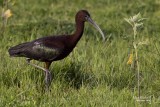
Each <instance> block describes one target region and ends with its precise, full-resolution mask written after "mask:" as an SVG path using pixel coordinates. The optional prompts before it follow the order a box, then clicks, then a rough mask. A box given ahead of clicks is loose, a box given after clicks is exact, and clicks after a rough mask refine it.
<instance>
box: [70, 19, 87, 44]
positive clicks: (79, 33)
mask: <svg viewBox="0 0 160 107" xmlns="http://www.w3.org/2000/svg"><path fill="white" fill-rule="evenodd" d="M83 31H84V22H80V21H76V31H75V32H74V33H73V35H72V43H74V44H75V45H76V44H77V42H78V41H79V39H80V38H81V37H82V35H83Z"/></svg>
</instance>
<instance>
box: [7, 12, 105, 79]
mask: <svg viewBox="0 0 160 107" xmlns="http://www.w3.org/2000/svg"><path fill="white" fill-rule="evenodd" d="M85 21H88V22H90V23H91V24H92V25H94V27H96V28H97V29H98V30H99V31H100V33H101V34H102V36H103V37H104V35H103V33H102V31H101V30H100V28H99V27H98V26H97V25H96V24H95V23H94V22H93V20H92V19H91V18H90V15H89V13H88V12H87V11H86V10H80V11H78V13H77V14H76V17H75V22H76V30H75V32H74V33H73V34H71V35H54V36H48V37H43V38H40V39H36V40H34V41H31V42H26V43H22V44H19V45H17V46H14V47H11V48H10V49H9V54H10V56H15V57H26V58H29V59H30V60H31V59H34V60H39V61H42V62H45V63H46V67H45V69H49V66H50V64H51V63H52V62H53V61H57V60H61V59H63V58H65V57H66V56H68V55H69V54H70V52H71V51H72V50H73V49H74V47H75V46H76V44H77V42H78V41H79V40H80V38H81V36H82V35H83V30H84V23H85ZM33 66H34V65H33ZM46 78H48V77H46Z"/></svg>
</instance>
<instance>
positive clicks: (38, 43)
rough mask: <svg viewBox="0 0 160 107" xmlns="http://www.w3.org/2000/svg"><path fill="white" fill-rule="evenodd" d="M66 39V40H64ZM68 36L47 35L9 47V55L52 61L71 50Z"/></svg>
mask: <svg viewBox="0 0 160 107" xmlns="http://www.w3.org/2000/svg"><path fill="white" fill-rule="evenodd" d="M66 40H67V41H66ZM70 40H71V39H70V36H67V35H66V36H64V35H62V36H48V37H43V38H39V39H36V40H34V41H31V42H26V43H22V44H19V45H17V46H15V47H12V48H10V49H9V53H10V55H11V56H15V57H16V56H17V57H27V58H30V59H34V60H38V61H42V62H52V61H56V60H61V59H63V58H65V57H66V56H67V55H69V53H70V52H71V51H72V50H73V48H74V46H73V45H72V43H71V42H70Z"/></svg>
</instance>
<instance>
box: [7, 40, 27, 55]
mask: <svg viewBox="0 0 160 107" xmlns="http://www.w3.org/2000/svg"><path fill="white" fill-rule="evenodd" d="M27 45H28V44H27V43H22V44H19V45H17V46H14V47H11V48H10V49H9V50H8V52H9V55H10V56H12V57H21V56H25V55H24V54H23V53H24V50H25V48H26V46H27Z"/></svg>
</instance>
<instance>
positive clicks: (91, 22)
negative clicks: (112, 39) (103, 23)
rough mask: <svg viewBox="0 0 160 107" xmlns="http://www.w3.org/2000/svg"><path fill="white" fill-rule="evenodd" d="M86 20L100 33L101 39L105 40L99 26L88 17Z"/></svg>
mask: <svg viewBox="0 0 160 107" xmlns="http://www.w3.org/2000/svg"><path fill="white" fill-rule="evenodd" d="M86 20H87V21H88V22H89V23H90V24H92V25H93V26H94V27H95V28H96V29H97V30H98V31H99V32H100V34H101V35H102V38H103V40H105V37H104V33H103V32H102V30H101V29H100V28H99V26H98V25H97V24H96V23H95V22H94V21H93V20H92V19H91V18H90V17H87V18H86Z"/></svg>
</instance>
